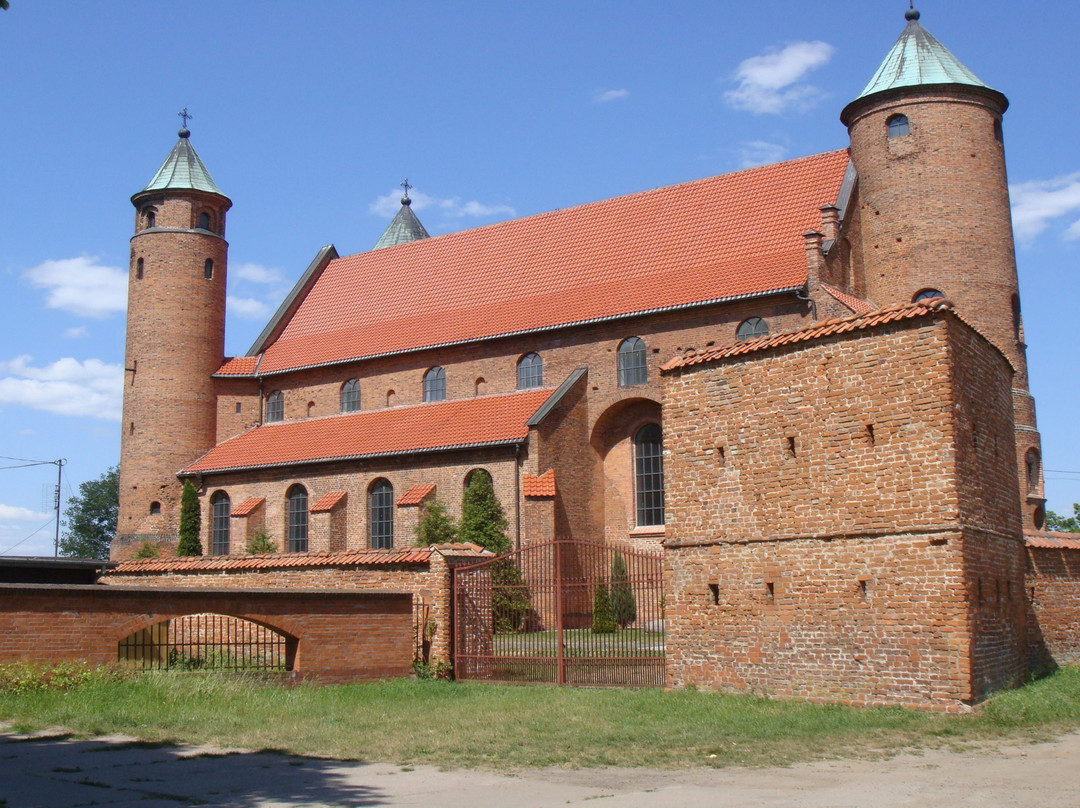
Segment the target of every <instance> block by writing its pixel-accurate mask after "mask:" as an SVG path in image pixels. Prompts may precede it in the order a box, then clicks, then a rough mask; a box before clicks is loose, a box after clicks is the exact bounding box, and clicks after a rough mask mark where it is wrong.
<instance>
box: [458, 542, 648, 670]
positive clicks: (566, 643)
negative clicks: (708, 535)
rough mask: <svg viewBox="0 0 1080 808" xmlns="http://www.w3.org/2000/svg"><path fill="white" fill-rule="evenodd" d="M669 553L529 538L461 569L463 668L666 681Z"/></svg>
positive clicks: (460, 663)
mask: <svg viewBox="0 0 1080 808" xmlns="http://www.w3.org/2000/svg"><path fill="white" fill-rule="evenodd" d="M662 566H663V565H662V556H661V554H660V553H659V552H653V553H650V552H640V551H631V550H625V549H621V548H615V547H611V546H608V545H603V544H591V543H587V542H572V541H555V542H551V543H549V544H541V545H537V546H534V547H527V548H525V549H523V550H518V551H516V552H513V553H508V554H507V555H503V556H499V557H498V558H495V559H491V560H488V561H485V562H483V563H481V564H476V565H473V566H469V567H460V568H458V569H456V570H455V571H454V584H453V593H454V594H453V597H454V602H453V612H454V628H453V630H454V675H455V677H456V678H458V679H481V680H486V681H495V682H548V683H553V684H573V685H636V686H642V685H663V684H664V681H665V679H664V612H663V610H664V595H663V583H662Z"/></svg>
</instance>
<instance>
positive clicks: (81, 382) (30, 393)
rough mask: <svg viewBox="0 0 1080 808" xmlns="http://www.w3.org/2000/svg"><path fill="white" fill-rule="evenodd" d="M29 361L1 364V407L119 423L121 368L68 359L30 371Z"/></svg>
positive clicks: (2, 362) (95, 361) (94, 361)
mask: <svg viewBox="0 0 1080 808" xmlns="http://www.w3.org/2000/svg"><path fill="white" fill-rule="evenodd" d="M31 361H32V357H29V356H17V357H15V358H14V359H11V360H7V361H0V404H17V405H21V406H23V407H29V408H30V409H33V410H42V411H44V412H52V413H56V414H57V415H74V416H88V417H91V418H100V419H102V420H106V421H119V420H120V414H121V411H122V399H123V385H124V369H123V367H122V366H121V365H110V364H108V363H106V362H102V361H101V360H100V359H87V360H86V361H85V362H80V361H78V360H77V359H72V358H70V357H67V358H64V359H58V360H57V361H55V362H53V363H52V364H51V365H45V366H44V367H33V366H31V364H30V363H31Z"/></svg>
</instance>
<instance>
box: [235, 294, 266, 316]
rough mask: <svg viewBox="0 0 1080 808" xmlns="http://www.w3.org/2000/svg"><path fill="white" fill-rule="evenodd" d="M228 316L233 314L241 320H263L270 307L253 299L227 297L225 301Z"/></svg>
mask: <svg viewBox="0 0 1080 808" xmlns="http://www.w3.org/2000/svg"><path fill="white" fill-rule="evenodd" d="M225 306H226V308H227V310H228V312H229V314H234V315H236V316H237V317H239V318H240V319H241V320H263V319H265V318H266V317H267V315H269V314H270V306H269V304H267V303H264V302H263V301H261V300H256V299H255V298H253V297H233V296H232V295H229V296H228V298H227V299H226V301H225Z"/></svg>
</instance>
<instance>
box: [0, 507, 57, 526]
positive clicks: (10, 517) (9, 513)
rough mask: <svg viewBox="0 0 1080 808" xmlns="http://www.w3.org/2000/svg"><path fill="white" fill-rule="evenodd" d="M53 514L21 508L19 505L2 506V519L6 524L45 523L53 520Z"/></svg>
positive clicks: (0, 515) (0, 512) (0, 509)
mask: <svg viewBox="0 0 1080 808" xmlns="http://www.w3.org/2000/svg"><path fill="white" fill-rule="evenodd" d="M52 516H53V514H52V513H45V512H44V511H32V510H30V509H29V508H20V507H19V506H17V505H4V504H0V519H2V520H4V521H5V522H44V521H45V520H46V519H50V518H52Z"/></svg>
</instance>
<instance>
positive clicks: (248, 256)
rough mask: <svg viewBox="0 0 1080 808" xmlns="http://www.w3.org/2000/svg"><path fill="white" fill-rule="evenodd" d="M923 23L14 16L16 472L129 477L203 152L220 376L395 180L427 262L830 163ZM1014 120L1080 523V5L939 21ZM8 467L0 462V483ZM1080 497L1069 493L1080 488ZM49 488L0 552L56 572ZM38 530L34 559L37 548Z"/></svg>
mask: <svg viewBox="0 0 1080 808" xmlns="http://www.w3.org/2000/svg"><path fill="white" fill-rule="evenodd" d="M906 8H907V3H906V2H903V0H874V2H866V0H833V2H831V3H819V4H807V3H805V2H796V0H758V2H754V3H717V2H677V0H673V1H672V2H669V3H664V4H661V3H656V2H646V1H645V0H640V1H639V0H622V1H621V2H584V3H583V2H581V0H577V2H572V3H571V2H563V1H562V0H545V1H544V2H512V3H511V2H463V3H453V4H450V3H434V2H430V3H429V2H422V1H421V0H415V1H414V2H411V3H369V2H360V0H350V1H349V2H331V1H330V0H325V1H324V2H320V1H319V0H311V2H305V3H299V2H295V1H294V2H285V1H284V0H260V1H259V2H254V1H251V2H249V1H248V0H235V2H229V3H222V2H214V1H211V0H186V1H185V2H164V1H162V2H153V3H148V2H134V1H133V0H132V1H130V2H129V1H126V0H112V1H111V2H99V3H71V2H64V1H63V0H11V8H10V10H8V11H5V12H0V53H2V54H3V58H4V64H5V70H4V74H5V76H4V80H3V82H0V111H2V116H3V117H2V120H3V125H2V127H0V211H2V213H3V215H2V216H0V283H2V287H0V288H2V290H3V298H2V299H3V312H4V313H5V316H4V317H3V318H2V319H0V455H3V456H10V457H18V458H31V459H40V460H55V459H57V458H66V459H67V461H68V465H67V466H66V467H65V469H64V474H65V481H64V486H63V488H64V496H65V497H67V496H68V495H70V494H71V493H72V492H74V491H76V490H77V487H78V484H79V483H80V482H82V481H84V480H87V479H93V478H95V477H97V476H98V475H99V474H101V472H102V471H104V470H105V469H106V468H107V467H108V466H110V465H111V464H113V463H116V462H117V460H118V458H119V444H120V426H119V418H120V390H121V375H122V371H121V366H122V362H123V343H124V319H123V306H124V295H125V292H126V281H125V275H126V272H127V256H128V249H129V248H128V240H129V238H130V236H131V234H132V228H133V223H134V209H133V208H132V206H131V204H130V201H129V198H130V196H131V195H132V194H133V193H135V192H137V191H139V190H140V189H141V188H142V187H143V186H144V185H145V184H146V183H147V182H148V181H149V179H150V177H151V176H152V175H153V173H154V171H155V170H156V169H157V167H158V166H159V165H160V163H161V161H162V160H163V159H164V158H165V156H166V155H167V154H168V152H169V150H170V149H171V148H172V146H173V144H174V143H175V141H176V130H177V129H178V127H179V123H180V121H179V119H178V118H177V117H176V113H177V111H179V110H180V109H181V108H183V107H185V106H186V107H187V108H189V110H190V111H191V112H192V113H193V115H194V118H193V119H192V121H191V122H190V123H189V126H190V128H191V130H192V143H193V145H194V146H195V148H196V149H197V150H198V152H199V154H200V156H201V157H202V158H203V161H204V162H205V163H206V165H207V166H208V168H209V169H210V172H211V173H212V174H213V176H214V179H215V180H216V182H217V184H218V186H219V187H220V188H221V189H222V190H223V192H224V193H226V194H227V195H228V196H229V197H230V198H231V199H232V200H233V209H232V211H231V212H230V214H229V221H228V240H229V243H230V253H229V287H230V290H229V297H230V300H229V306H230V312H229V320H228V325H227V334H226V351H227V352H228V353H230V354H242V353H244V352H246V351H247V349H248V347H249V346H250V345H251V343H252V341H253V340H254V338H255V337H256V335H257V334H258V332H259V330H260V329H261V327H262V325H264V324H265V322H266V319H267V317H268V316H269V314H270V313H271V312H272V311H273V309H274V308H276V306H277V304H278V303H279V302H280V300H281V298H282V297H283V296H284V294H285V293H286V292H287V291H288V289H289V288H290V287H291V285H292V283H293V281H295V279H296V278H297V277H298V276H299V275H300V273H301V272H302V271H303V269H304V268H305V267H306V266H307V264H308V262H309V261H310V260H311V258H312V257H313V256H314V255H315V253H316V252H317V251H318V249H319V248H320V247H322V246H323V245H325V244H329V243H333V244H335V245H336V246H337V248H338V251H339V252H341V253H342V254H347V253H353V252H358V251H361V250H366V249H369V248H370V247H371V245H372V244H374V242H375V240H376V239H377V238H378V237H379V234H380V233H381V232H382V230H383V229H384V228H385V226H386V224H387V222H388V221H389V217H390V216H392V215H393V213H394V211H395V210H396V208H397V199H398V197H399V196H400V191H401V189H400V188H399V187H398V183H399V182H400V181H401V180H402V179H403V178H404V177H408V178H409V180H410V181H411V182H412V183H413V184H414V185H415V189H414V190H413V192H412V196H413V198H414V200H415V203H414V210H415V211H416V212H417V214H418V215H419V216H420V218H421V220H422V221H423V222H424V224H425V226H426V227H427V229H428V230H429V231H430V232H431V233H432V234H439V233H446V232H451V231H453V230H459V229H463V228H467V227H473V226H476V225H481V224H488V223H490V222H493V221H498V220H500V219H505V218H510V217H514V216H525V215H529V214H533V213H539V212H542V211H547V210H552V209H555V208H563V207H568V206H571V205H576V204H579V203H583V202H588V201H592V200H596V199H603V198H606V197H611V196H616V195H619V194H624V193H631V192H634V191H640V190H644V189H647V188H653V187H656V186H663V185H670V184H673V183H677V182H683V181H686V180H692V179H696V178H700V177H705V176H711V175H714V174H721V173H725V172H728V171H733V170H737V169H739V168H742V167H746V166H750V165H755V164H759V163H763V162H774V161H776V160H781V159H786V158H791V157H798V156H802V155H806V154H813V153H817V152H821V151H825V150H829V149H834V148H839V147H842V146H844V145H846V143H847V137H846V132H845V131H844V128H843V126H841V124H840V123H839V121H838V115H839V112H840V110H841V108H842V107H843V106H844V104H845V103H847V102H848V101H849V100H851V99H852V98H854V97H855V96H856V95H858V93H859V91H860V90H861V89H862V87H863V85H864V84H865V83H866V82H867V81H868V80H869V78H870V76H871V75H872V74H873V72H874V70H875V69H876V68H877V66H878V64H879V63H880V62H881V60H882V59H883V58H884V56H885V54H886V52H887V51H888V49H889V47H890V46H891V45H892V43H893V41H894V40H895V39H896V37H897V36H898V35H899V34H900V31H901V30H902V28H903V25H904V19H903V13H904V11H905V10H906ZM919 8H920V11H921V12H922V15H923V16H922V22H923V24H924V25H925V26H926V27H927V29H928V30H930V31H931V32H932V33H933V34H934V35H935V36H937V37H938V38H939V39H940V40H941V41H942V42H943V43H944V44H945V45H946V46H948V47H949V48H950V49H951V50H952V51H953V52H954V53H955V54H956V55H957V56H958V57H959V58H960V60H961V61H963V62H964V63H965V64H966V65H967V66H968V67H969V68H971V69H972V70H973V71H974V72H975V74H976V75H978V76H979V77H980V78H981V79H982V80H983V81H985V82H986V83H988V84H990V85H991V86H993V87H994V88H996V89H999V90H1001V91H1002V92H1004V93H1005V94H1006V95H1007V96H1008V97H1009V99H1010V101H1011V104H1012V105H1011V107H1010V109H1009V111H1008V112H1007V113H1006V116H1005V133H1006V153H1007V159H1008V166H1009V177H1010V184H1011V185H1012V191H1013V204H1014V219H1015V221H1016V225H1017V231H1018V236H1019V240H1018V250H1017V257H1018V264H1019V269H1020V282H1021V294H1022V299H1023V310H1024V323H1025V328H1026V336H1027V340H1028V345H1029V348H1028V350H1029V359H1030V372H1031V385H1032V389H1033V391H1034V393H1035V395H1036V398H1037V401H1038V408H1039V425H1040V427H1041V429H1042V438H1043V451H1044V458H1045V467H1046V468H1047V470H1048V471H1047V473H1046V477H1047V480H1046V485H1047V494H1048V497H1049V506H1050V507H1051V508H1052V509H1054V510H1056V511H1058V512H1059V513H1060V512H1063V511H1069V510H1070V504H1071V503H1072V502H1080V435H1078V430H1077V427H1076V412H1077V404H1076V402H1077V401H1080V374H1078V373H1077V370H1076V368H1077V363H1076V356H1077V350H1076V344H1077V341H1078V339H1077V337H1076V335H1075V332H1074V331H1073V326H1074V324H1075V323H1076V321H1077V319H1078V317H1077V310H1078V305H1077V304H1078V297H1080V292H1078V288H1080V283H1078V282H1080V278H1078V275H1077V267H1076V264H1077V258H1078V255H1080V149H1078V144H1080V137H1078V134H1077V133H1078V131H1080V107H1078V105H1077V104H1076V101H1075V99H1076V98H1078V97H1080V86H1078V85H1080V71H1076V70H1075V69H1073V68H1074V67H1075V65H1076V64H1077V62H1078V56H1080V54H1078V45H1077V43H1076V36H1075V34H1076V31H1078V30H1080V4H1077V3H1064V2H1061V1H1060V0H1056V1H1055V2H1048V1H1047V0H1033V1H1031V2H1025V3H1015V2H1010V3H1006V2H1002V1H1001V0H980V1H979V2H976V1H975V0H950V1H949V2H944V1H943V0H934V1H931V0H925V2H922V3H920V4H919ZM10 465H17V464H13V463H11V462H9V461H0V467H4V466H10ZM1066 472H1073V473H1066ZM55 477H56V468H55V466H38V467H31V468H17V469H13V468H2V469H0V553H9V554H18V555H32V554H51V552H52V534H53V528H52V523H51V521H50V519H51V514H50V512H49V511H48V504H47V502H43V500H48V498H50V497H51V487H52V486H53V485H54V484H55ZM39 528H40V531H39V532H37V533H34V531H35V530H38V529H39Z"/></svg>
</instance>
